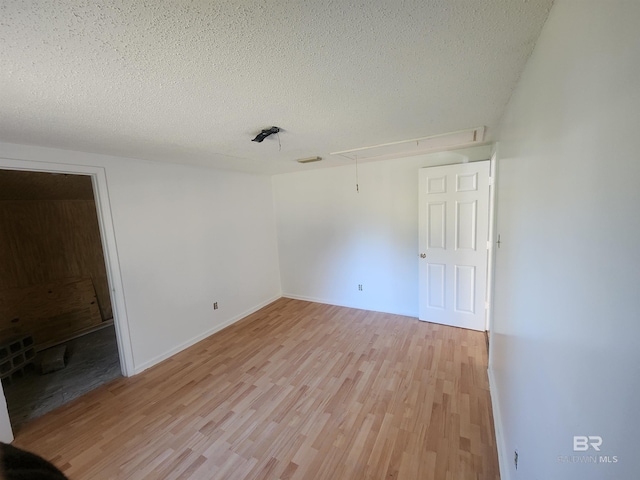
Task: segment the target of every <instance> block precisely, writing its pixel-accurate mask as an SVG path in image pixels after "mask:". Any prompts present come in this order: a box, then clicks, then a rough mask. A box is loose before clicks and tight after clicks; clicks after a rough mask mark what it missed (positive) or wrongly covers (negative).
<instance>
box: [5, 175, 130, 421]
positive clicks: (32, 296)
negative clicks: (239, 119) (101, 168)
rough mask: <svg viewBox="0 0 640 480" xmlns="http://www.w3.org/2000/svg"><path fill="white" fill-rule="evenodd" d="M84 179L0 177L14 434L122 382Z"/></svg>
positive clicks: (91, 197) (101, 252)
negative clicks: (96, 390) (116, 381)
mask: <svg viewBox="0 0 640 480" xmlns="http://www.w3.org/2000/svg"><path fill="white" fill-rule="evenodd" d="M96 198H97V196H96V194H95V192H94V181H93V179H92V176H91V175H86V174H85V175H82V174H70V173H47V172H37V171H21V170H2V169H0V270H2V272H3V274H2V276H1V278H0V377H1V378H2V386H3V389H4V394H5V398H6V401H7V406H8V410H9V418H10V420H11V424H12V427H13V429H14V431H15V430H18V429H20V427H21V426H23V425H24V424H26V423H28V422H29V421H31V420H33V419H35V418H37V417H39V416H41V415H43V414H45V413H47V412H48V411H51V410H53V409H55V408H57V407H59V406H61V405H63V404H65V403H68V402H70V401H71V400H73V399H75V398H77V397H79V396H81V395H83V394H84V393H87V392H88V391H90V390H92V389H94V388H96V387H98V386H100V385H102V384H104V383H108V382H110V381H112V380H114V379H115V378H117V377H119V376H121V374H122V372H123V371H124V369H123V368H122V367H121V361H120V355H119V346H118V341H117V335H116V333H117V332H116V328H115V324H114V308H113V303H112V298H111V290H112V289H111V288H110V282H109V275H108V265H107V262H106V261H105V249H104V246H103V241H102V238H103V236H102V234H101V229H100V218H99V209H98V208H97V205H96Z"/></svg>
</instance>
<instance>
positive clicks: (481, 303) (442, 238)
mask: <svg viewBox="0 0 640 480" xmlns="http://www.w3.org/2000/svg"><path fill="white" fill-rule="evenodd" d="M419 212H420V221H419V232H420V240H419V246H420V259H419V260H420V269H419V270H420V273H419V275H420V280H419V283H420V294H419V297H420V309H419V310H420V320H425V321H429V322H435V323H443V324H446V325H452V326H454V327H463V328H469V329H472V330H484V329H485V297H486V289H487V247H488V244H487V239H488V234H489V162H488V161H485V162H472V163H463V164H459V165H447V166H444V167H430V168H421V169H420V206H419Z"/></svg>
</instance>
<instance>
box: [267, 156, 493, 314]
mask: <svg viewBox="0 0 640 480" xmlns="http://www.w3.org/2000/svg"><path fill="white" fill-rule="evenodd" d="M490 154H491V151H490V149H489V148H488V147H477V148H472V149H466V150H459V151H456V152H444V153H438V154H430V155H420V156H416V157H412V158H405V159H397V160H387V161H380V162H371V163H364V164H360V165H359V168H358V177H359V179H358V181H359V186H360V193H357V192H356V171H355V165H354V163H353V162H352V161H348V160H345V163H346V165H345V166H344V167H337V168H330V169H323V170H313V171H309V172H297V173H289V174H282V175H276V176H275V177H273V185H274V196H275V203H276V219H277V225H278V228H277V230H278V246H279V253H280V270H281V279H282V291H283V294H284V295H285V296H289V297H294V298H302V299H307V300H312V301H318V302H323V303H330V304H334V305H345V306H349V307H355V308H364V309H368V310H376V311H382V312H391V313H397V314H402V315H409V316H413V317H417V316H418V253H419V252H418V169H419V168H420V167H424V166H433V165H444V164H450V163H460V162H462V161H475V160H486V159H488V158H489V156H490ZM358 284H362V285H363V290H362V291H358Z"/></svg>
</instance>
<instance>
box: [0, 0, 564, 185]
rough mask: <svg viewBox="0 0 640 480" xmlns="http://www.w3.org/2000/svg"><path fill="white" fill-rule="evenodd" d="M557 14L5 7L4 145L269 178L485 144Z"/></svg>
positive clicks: (215, 4) (468, 2) (448, 0)
mask: <svg viewBox="0 0 640 480" xmlns="http://www.w3.org/2000/svg"><path fill="white" fill-rule="evenodd" d="M551 3H552V0H395V1H394V0H371V1H364V0H297V1H296V0H269V1H267V0H253V1H250V0H217V1H216V0H191V1H187V0H182V1H180V0H173V1H160V0H135V1H134V0H126V1H125V0H120V1H118V0H106V1H101V2H97V1H93V0H65V1H64V2H60V1H59V0H37V1H36V0H0V140H2V141H6V142H13V143H23V144H33V145H42V146H51V147H58V148H65V149H70V150H80V151H86V152H95V153H107V154H112V155H119V156H124V157H133V158H142V159H148V160H160V161H171V162H179V163H191V164H199V165H210V166H214V167H218V168H225V169H235V170H241V171H251V172H260V173H261V172H264V173H277V172H285V171H295V170H304V169H311V168H318V167H324V166H330V165H342V164H345V163H347V162H350V160H346V159H344V158H340V157H329V155H328V154H329V152H335V151H340V150H348V149H353V148H359V147H365V146H369V145H376V144H381V143H388V142H396V141H401V140H406V139H411V138H418V137H425V136H430V135H436V134H441V133H445V132H450V131H456V130H461V129H467V128H474V127H479V126H486V127H487V137H486V139H487V140H489V141H490V140H492V139H493V137H492V134H493V133H494V131H495V128H496V126H497V124H498V121H499V119H500V116H501V115H502V112H503V109H504V107H505V105H506V103H507V101H508V100H509V96H510V95H511V92H512V90H513V88H514V86H515V84H516V82H517V80H518V78H519V75H520V73H521V71H522V69H523V67H524V64H525V62H526V60H527V58H528V56H529V54H530V53H531V51H532V49H533V46H534V44H535V41H536V39H537V37H538V34H539V33H540V29H541V28H542V25H543V23H544V21H545V19H546V17H547V14H548V11H549V9H550V7H551ZM272 125H275V126H278V127H280V128H282V129H283V131H282V133H281V134H280V142H281V150H280V147H279V144H278V139H277V138H275V136H271V137H269V138H267V139H266V140H265V141H264V142H263V143H256V142H251V139H252V138H253V137H254V136H255V135H256V134H257V133H258V132H259V131H260V130H261V129H263V128H268V127H271V126H272ZM316 155H319V156H321V157H323V158H324V160H323V161H322V162H316V163H311V164H306V165H301V164H298V163H296V162H295V159H297V158H302V157H310V156H316Z"/></svg>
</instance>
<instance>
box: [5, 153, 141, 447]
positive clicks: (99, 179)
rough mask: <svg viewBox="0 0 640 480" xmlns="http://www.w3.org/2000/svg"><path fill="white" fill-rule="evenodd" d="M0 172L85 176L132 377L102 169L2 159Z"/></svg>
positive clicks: (123, 356) (125, 367) (124, 362)
mask: <svg viewBox="0 0 640 480" xmlns="http://www.w3.org/2000/svg"><path fill="white" fill-rule="evenodd" d="M0 168H2V169H4V170H23V171H31V172H45V173H68V174H73V175H88V176H90V177H91V182H92V184H93V192H94V196H95V202H96V210H97V215H98V225H99V227H100V237H101V240H102V250H103V254H104V261H105V267H106V270H107V281H108V283H109V291H110V296H111V304H112V308H113V323H114V325H115V330H116V337H117V340H118V342H117V343H118V355H119V357H120V369H121V371H122V374H123V375H124V376H125V377H129V376H131V375H133V374H134V373H135V370H134V361H133V347H132V345H131V335H130V330H129V321H128V318H127V310H126V305H125V301H124V288H123V284H122V275H121V272H120V262H119V260H118V249H117V244H116V236H115V230H114V227H113V218H112V215H111V204H110V202H109V191H108V188H107V175H106V171H105V169H104V168H102V167H95V166H88V165H73V164H64V163H49V162H38V161H32V160H22V159H12V158H2V157H0ZM0 392H1V393H2V396H1V398H0V440H1V441H5V442H7V441H11V440H12V439H13V434H12V432H11V426H10V424H9V430H8V431H7V428H6V425H5V423H6V422H7V421H8V419H9V414H8V411H7V408H6V399H5V398H4V392H3V391H2V390H1V387H0ZM3 409H4V411H3ZM5 417H6V418H5Z"/></svg>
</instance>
